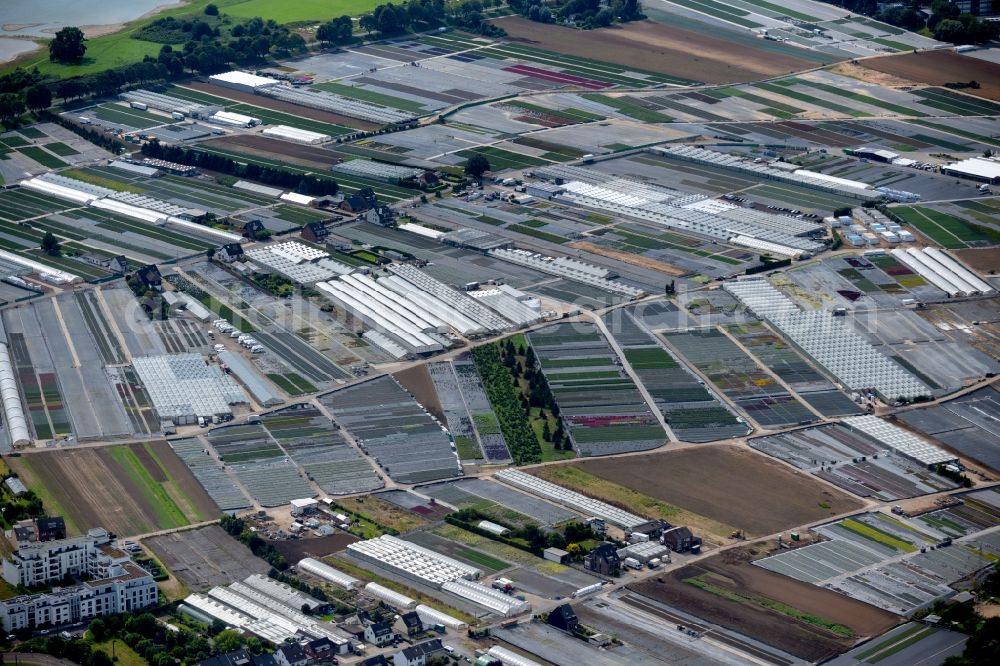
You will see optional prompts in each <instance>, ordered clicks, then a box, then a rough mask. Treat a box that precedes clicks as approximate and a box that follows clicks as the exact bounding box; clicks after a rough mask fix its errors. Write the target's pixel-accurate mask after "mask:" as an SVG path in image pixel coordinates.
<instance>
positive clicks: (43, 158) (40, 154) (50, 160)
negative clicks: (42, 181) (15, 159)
mask: <svg viewBox="0 0 1000 666" xmlns="http://www.w3.org/2000/svg"><path fill="white" fill-rule="evenodd" d="M17 150H18V152H19V153H21V154H23V155H24V156H26V157H30V158H31V159H33V160H35V161H36V162H38V163H39V164H41V165H42V166H44V167H48V168H50V169H60V168H62V167H66V166H69V165H68V164H66V163H65V162H63V161H62V160H61V159H59V158H58V157H56V156H55V155H53V154H52V153H49V152H46V151H44V150H42V149H41V148H39V147H38V146H24V147H23V148H18V149H17Z"/></svg>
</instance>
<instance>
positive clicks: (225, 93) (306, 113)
mask: <svg viewBox="0 0 1000 666" xmlns="http://www.w3.org/2000/svg"><path fill="white" fill-rule="evenodd" d="M184 85H185V86H186V87H188V88H193V89H194V90H200V91H202V92H204V93H208V94H209V95H215V96H216V97H225V98H226V99H231V100H234V101H236V102H243V103H244V104H252V105H254V106H259V107H261V108H263V109H271V110H272V111H281V112H282V113H289V114H291V115H293V116H301V117H302V118H310V119H312V120H319V121H320V122H324V123H331V124H334V125H346V126H347V127H355V128H357V129H363V130H373V129H377V128H379V127H381V125H377V124H375V123H369V122H365V121H364V120H358V119H357V118H350V117H348V116H342V115H340V114H339V113H330V112H329V111H321V110H320V109H313V108H311V107H308V106H301V105H299V104H292V103H291V102H283V101H281V100H279V99H273V98H271V97H264V96H263V95H255V94H253V93H248V92H243V91H241V90H233V89H232V88H223V87H222V86H217V85H214V84H211V83H202V82H201V81H190V82H188V83H185V84H184Z"/></svg>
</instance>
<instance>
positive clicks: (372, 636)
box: [365, 622, 396, 647]
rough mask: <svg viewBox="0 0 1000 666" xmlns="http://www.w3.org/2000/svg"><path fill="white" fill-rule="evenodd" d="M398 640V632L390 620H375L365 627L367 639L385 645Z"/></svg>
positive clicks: (376, 644)
mask: <svg viewBox="0 0 1000 666" xmlns="http://www.w3.org/2000/svg"><path fill="white" fill-rule="evenodd" d="M394 640H396V633H395V632H394V631H393V630H392V626H391V625H390V624H389V623H388V622H374V623H372V624H369V625H368V626H367V627H365V641H367V642H368V643H371V644H372V645H375V646H377V647H383V646H385V645H388V644H389V643H391V642H393V641H394Z"/></svg>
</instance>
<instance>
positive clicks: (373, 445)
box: [320, 375, 461, 483]
mask: <svg viewBox="0 0 1000 666" xmlns="http://www.w3.org/2000/svg"><path fill="white" fill-rule="evenodd" d="M320 402H321V403H322V404H323V406H324V407H326V408H327V409H328V410H329V411H330V412H331V413H332V414H333V417H334V419H335V420H336V421H337V423H338V425H340V426H341V427H343V428H344V430H346V431H347V432H349V433H350V434H351V436H352V437H353V438H354V439H355V440H357V442H358V445H359V446H361V448H362V449H363V450H365V451H366V452H367V453H368V454H369V455H370V456H371V457H372V458H373V459H374V460H375V461H377V462H378V464H379V465H380V466H381V467H382V468H383V469H384V470H385V471H386V473H387V474H388V475H389V476H390V477H391V478H393V479H394V480H397V481H400V482H403V483H419V482H421V481H431V480H435V479H441V478H445V477H449V476H458V475H459V474H460V472H461V468H460V467H459V464H458V459H457V458H456V456H455V452H454V451H453V450H452V445H451V442H450V441H449V437H448V435H447V431H444V430H443V429H442V426H441V425H440V424H439V423H438V422H437V421H436V420H435V419H433V418H432V417H431V416H430V415H428V414H427V413H426V412H425V411H424V409H423V408H422V407H421V406H420V404H419V403H418V402H417V401H416V400H414V399H413V397H412V396H411V395H410V394H409V393H407V392H406V391H405V390H404V389H403V388H402V387H401V386H400V385H399V384H398V383H396V381H395V380H393V379H392V377H390V376H388V375H383V376H381V377H376V378H375V379H371V380H368V381H366V382H363V383H361V384H356V385H354V386H351V387H348V388H345V389H340V390H338V391H334V392H333V393H328V394H326V395H324V396H322V397H321V398H320Z"/></svg>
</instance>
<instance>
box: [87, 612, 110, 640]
mask: <svg viewBox="0 0 1000 666" xmlns="http://www.w3.org/2000/svg"><path fill="white" fill-rule="evenodd" d="M88 629H90V637H91V638H93V639H94V642H95V643H103V642H104V639H105V638H107V637H108V625H107V623H106V622H105V621H104V620H102V619H101V618H99V617H98V618H94V619H93V620H91V621H90V626H89V627H88Z"/></svg>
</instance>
